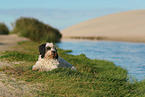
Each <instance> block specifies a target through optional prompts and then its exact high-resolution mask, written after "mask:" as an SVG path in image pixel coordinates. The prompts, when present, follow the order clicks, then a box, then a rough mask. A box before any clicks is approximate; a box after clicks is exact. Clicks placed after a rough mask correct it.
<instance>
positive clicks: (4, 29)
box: [0, 23, 9, 35]
mask: <svg viewBox="0 0 145 97" xmlns="http://www.w3.org/2000/svg"><path fill="white" fill-rule="evenodd" d="M0 34H3V35H7V34H9V29H8V27H7V26H6V25H5V24H4V23H0Z"/></svg>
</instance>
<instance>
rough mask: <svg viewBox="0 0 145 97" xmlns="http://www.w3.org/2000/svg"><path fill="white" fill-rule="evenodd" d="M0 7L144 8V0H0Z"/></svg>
mask: <svg viewBox="0 0 145 97" xmlns="http://www.w3.org/2000/svg"><path fill="white" fill-rule="evenodd" d="M0 8H2V9H11V8H48V9H86V10H89V9H98V8H121V9H122V8H123V9H144V8H145V0H0Z"/></svg>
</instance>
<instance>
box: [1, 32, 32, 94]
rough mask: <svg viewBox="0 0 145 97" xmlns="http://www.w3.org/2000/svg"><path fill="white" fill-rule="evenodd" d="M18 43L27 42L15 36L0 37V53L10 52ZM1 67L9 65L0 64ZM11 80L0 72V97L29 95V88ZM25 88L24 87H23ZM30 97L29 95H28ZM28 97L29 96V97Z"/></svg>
mask: <svg viewBox="0 0 145 97" xmlns="http://www.w3.org/2000/svg"><path fill="white" fill-rule="evenodd" d="M19 41H28V39H26V38H22V37H18V36H17V35H14V34H12V35H0V52H2V51H6V50H11V49H12V48H11V47H14V46H16V45H17V42H19ZM3 65H11V64H10V63H7V62H0V67H1V66H3ZM18 83H19V81H15V80H14V79H13V78H10V77H7V76H6V74H4V73H3V72H0V97H15V96H21V95H23V96H26V93H28V94H27V96H28V95H29V88H30V86H27V85H26V84H24V83H21V84H18ZM24 86H25V87H24ZM30 95H31V94H30ZM30 95H29V96H30Z"/></svg>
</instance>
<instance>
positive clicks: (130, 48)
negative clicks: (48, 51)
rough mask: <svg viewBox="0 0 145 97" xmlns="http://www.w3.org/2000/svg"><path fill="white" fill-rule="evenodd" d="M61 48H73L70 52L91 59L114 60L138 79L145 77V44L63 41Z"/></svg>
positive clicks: (59, 44) (60, 44)
mask: <svg viewBox="0 0 145 97" xmlns="http://www.w3.org/2000/svg"><path fill="white" fill-rule="evenodd" d="M57 45H58V46H59V48H62V49H66V50H68V49H70V50H73V52H71V53H70V54H73V55H79V54H85V55H86V56H87V57H88V58H91V59H101V60H102V59H103V60H109V61H112V62H114V63H115V64H116V65H118V66H121V67H123V68H125V69H127V70H128V73H129V75H131V76H133V77H135V78H136V79H137V80H138V81H140V80H143V79H145V44H144V43H129V42H112V41H71V42H69V41H68V42H66V41H63V42H61V43H58V44H57Z"/></svg>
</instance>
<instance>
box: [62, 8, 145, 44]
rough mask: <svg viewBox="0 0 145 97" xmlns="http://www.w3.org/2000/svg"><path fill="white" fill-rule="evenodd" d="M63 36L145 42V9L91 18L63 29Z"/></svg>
mask: <svg viewBox="0 0 145 97" xmlns="http://www.w3.org/2000/svg"><path fill="white" fill-rule="evenodd" d="M61 33H62V35H63V38H70V37H71V38H82V39H97V40H114V41H131V42H145V38H144V36H145V10H135V11H127V12H121V13H116V14H112V15H107V16H102V17H98V18H95V19H91V20H88V21H85V22H82V23H79V24H76V25H74V26H71V27H69V28H67V29H64V30H62V31H61Z"/></svg>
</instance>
